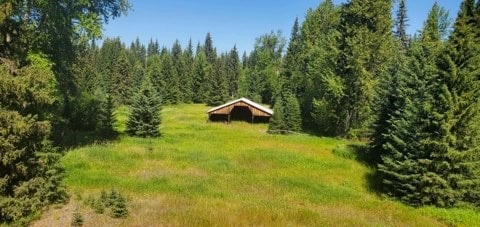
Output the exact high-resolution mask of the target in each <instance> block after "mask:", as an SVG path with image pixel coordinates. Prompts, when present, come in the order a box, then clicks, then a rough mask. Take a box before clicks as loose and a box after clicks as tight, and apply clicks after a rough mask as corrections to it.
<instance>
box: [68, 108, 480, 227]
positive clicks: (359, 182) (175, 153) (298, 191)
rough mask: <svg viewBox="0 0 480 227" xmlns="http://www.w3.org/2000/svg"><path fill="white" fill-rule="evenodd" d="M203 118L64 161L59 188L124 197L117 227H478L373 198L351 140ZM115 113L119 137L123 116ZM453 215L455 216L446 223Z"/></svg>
mask: <svg viewBox="0 0 480 227" xmlns="http://www.w3.org/2000/svg"><path fill="white" fill-rule="evenodd" d="M207 109H208V107H205V106H203V105H178V106H167V107H165V108H164V109H163V111H162V117H163V124H162V125H161V133H162V137H160V138H157V139H143V138H133V137H129V136H126V135H124V134H122V135H121V138H120V140H119V141H117V142H113V143H111V144H103V145H91V146H86V147H83V148H80V149H76V150H73V151H71V152H69V153H68V154H67V155H66V156H65V157H64V158H63V160H62V164H63V165H64V166H65V168H66V170H67V177H66V179H65V183H66V184H67V186H68V187H69V189H70V190H71V191H75V192H77V193H80V194H83V195H85V196H83V197H86V195H89V194H93V193H98V192H99V191H101V190H110V189H112V188H115V189H116V190H119V191H121V192H122V193H125V194H127V195H128V196H129V198H131V203H130V204H131V211H132V212H131V214H130V216H129V217H128V218H126V219H123V220H121V222H120V223H117V224H119V225H123V226H131V225H145V226H154V225H232V224H237V225H308V226H310V225H355V226H385V225H394V226H405V225H407V226H418V225H420V226H439V225H444V224H448V225H456V224H460V225H469V224H471V223H480V214H479V213H477V212H475V211H472V210H465V209H453V210H442V209H437V208H428V209H427V208H421V209H415V208H411V207H408V206H405V205H402V204H400V203H398V202H394V201H390V200H388V199H385V198H382V197H381V196H379V195H377V194H376V193H375V192H372V191H370V189H369V187H368V185H369V182H368V176H369V175H370V174H371V173H372V169H371V167H368V166H366V165H364V164H362V163H359V162H358V161H356V160H355V159H354V158H352V157H351V156H352V154H351V151H346V150H342V149H343V148H344V147H346V145H347V143H348V141H344V140H337V139H331V138H318V137H313V136H306V135H291V136H280V135H269V134H267V133H265V132H266V130H267V125H265V124H253V125H252V124H248V123H244V122H233V123H232V124H229V125H227V124H223V123H210V122H207V116H206V114H205V111H206V110H207ZM116 114H117V118H118V124H117V126H116V127H117V129H118V130H119V131H121V132H123V131H124V129H125V119H126V116H127V114H128V110H127V109H126V108H120V109H119V110H118V111H117V112H116ZM339 148H341V149H339ZM332 151H334V152H332ZM450 212H452V215H451V216H454V217H447V218H445V216H448V215H443V214H445V213H448V214H450ZM457 214H458V215H459V216H457ZM463 214H465V215H468V216H465V217H468V218H469V220H464V219H466V218H462V217H461V215H463ZM455 217H460V218H455ZM94 221H95V220H94ZM97 221H98V222H99V223H101V222H102V220H97ZM86 224H88V223H86Z"/></svg>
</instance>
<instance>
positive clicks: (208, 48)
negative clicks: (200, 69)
mask: <svg viewBox="0 0 480 227" xmlns="http://www.w3.org/2000/svg"><path fill="white" fill-rule="evenodd" d="M203 50H204V51H205V55H206V56H207V61H208V63H209V64H210V65H214V64H215V61H216V60H217V51H216V50H215V47H214V46H213V40H212V36H211V35H210V32H209V33H207V36H206V37H205V44H204V45H203Z"/></svg>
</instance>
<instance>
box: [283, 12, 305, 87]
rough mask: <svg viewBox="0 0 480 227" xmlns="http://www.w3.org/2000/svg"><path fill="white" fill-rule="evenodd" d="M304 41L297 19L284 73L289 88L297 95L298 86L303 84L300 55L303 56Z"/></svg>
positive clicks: (285, 61)
mask: <svg viewBox="0 0 480 227" xmlns="http://www.w3.org/2000/svg"><path fill="white" fill-rule="evenodd" d="M301 48H302V40H301V34H300V27H299V23H298V18H295V22H294V24H293V28H292V34H291V37H290V42H289V44H288V48H287V54H286V55H285V60H284V64H283V65H284V66H283V73H282V76H283V78H284V80H285V81H288V83H286V85H287V86H290V89H291V91H292V92H294V93H295V94H296V93H297V91H298V90H299V89H298V86H300V84H301V79H302V72H301V70H302V64H301V59H300V57H301V56H300V55H301V54H302V49H301Z"/></svg>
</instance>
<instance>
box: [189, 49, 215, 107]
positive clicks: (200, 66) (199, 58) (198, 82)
mask: <svg viewBox="0 0 480 227" xmlns="http://www.w3.org/2000/svg"><path fill="white" fill-rule="evenodd" d="M210 74H211V65H210V64H208V62H207V57H206V55H205V52H204V51H203V49H202V48H197V54H196V56H195V62H194V69H193V94H195V95H194V96H193V102H194V103H205V102H206V101H207V86H208V80H207V78H209V77H210Z"/></svg>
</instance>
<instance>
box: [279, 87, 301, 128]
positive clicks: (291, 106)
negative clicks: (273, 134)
mask: <svg viewBox="0 0 480 227" xmlns="http://www.w3.org/2000/svg"><path fill="white" fill-rule="evenodd" d="M284 96H286V97H285V102H284V103H285V107H284V108H283V109H284V113H283V114H284V117H285V120H284V122H285V129H286V130H288V131H293V132H300V131H301V124H302V119H301V114H300V105H299V104H298V100H297V97H295V95H293V94H292V93H290V92H288V93H287V94H284Z"/></svg>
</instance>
